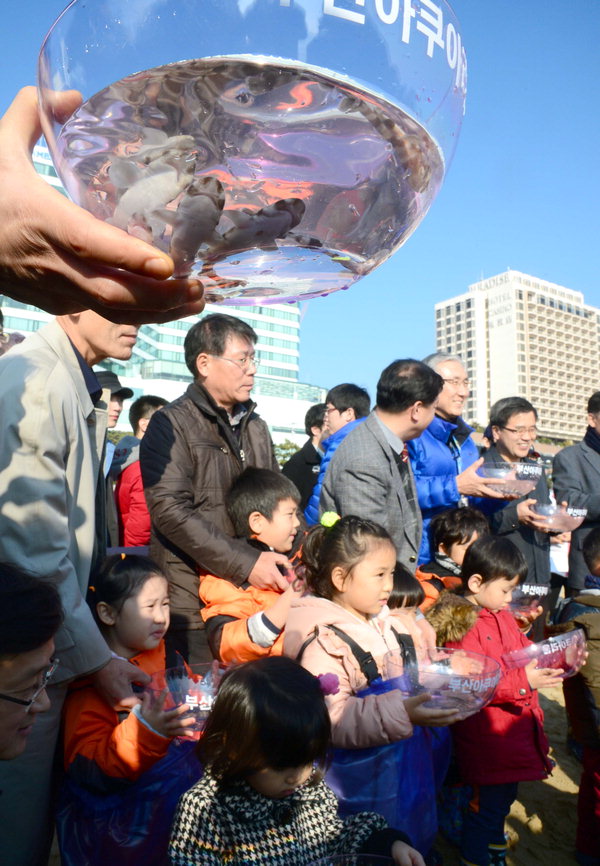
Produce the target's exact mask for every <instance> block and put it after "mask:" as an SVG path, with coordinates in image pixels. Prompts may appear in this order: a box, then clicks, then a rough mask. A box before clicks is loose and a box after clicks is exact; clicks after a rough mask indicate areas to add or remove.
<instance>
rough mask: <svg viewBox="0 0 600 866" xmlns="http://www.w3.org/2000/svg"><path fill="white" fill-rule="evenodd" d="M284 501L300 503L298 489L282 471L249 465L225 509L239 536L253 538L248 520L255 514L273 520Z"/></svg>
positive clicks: (232, 488)
mask: <svg viewBox="0 0 600 866" xmlns="http://www.w3.org/2000/svg"><path fill="white" fill-rule="evenodd" d="M284 499H293V501H294V502H295V503H297V504H299V503H300V493H299V492H298V488H297V487H296V485H295V484H294V483H293V481H290V479H289V478H286V476H285V475H284V474H283V473H282V472H275V471H274V470H273V469H257V468H256V467H255V466H249V467H248V469H244V471H243V472H242V474H241V475H239V476H238V477H237V478H236V480H235V481H234V482H233V484H232V485H231V487H230V489H229V491H228V493H227V495H226V497H225V506H226V508H227V513H228V515H229V519H230V520H231V522H232V524H233V530H234V532H235V534H236V535H237V536H238V537H240V538H247V537H248V535H250V527H249V525H248V518H249V517H250V515H251V514H253V513H254V512H255V511H258V513H259V514H262V516H263V517H266V519H267V520H271V519H272V517H273V512H274V511H275V509H276V508H277V506H278V505H279V503H280V502H282V501H283V500H284Z"/></svg>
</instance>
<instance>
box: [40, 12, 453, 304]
mask: <svg viewBox="0 0 600 866" xmlns="http://www.w3.org/2000/svg"><path fill="white" fill-rule="evenodd" d="M38 86H39V95H40V104H41V109H42V126H43V130H44V135H45V137H46V140H47V143H48V147H49V149H50V152H51V154H52V158H53V161H54V163H55V165H56V168H57V170H58V173H59V175H60V177H61V179H62V181H63V183H64V185H65V187H66V189H67V190H68V192H69V195H70V196H71V197H72V198H73V199H74V200H75V201H76V202H77V203H78V204H80V205H82V206H83V207H85V208H87V209H88V210H89V211H91V212H92V213H93V214H94V215H95V216H97V217H99V218H100V219H104V220H107V221H108V222H111V223H113V224H114V225H117V226H119V227H120V228H122V229H124V230H125V231H128V232H130V233H131V234H134V235H136V236H138V237H141V238H143V239H145V240H148V241H149V242H151V243H153V244H154V245H156V246H157V247H159V248H160V249H161V250H163V251H165V252H167V253H169V254H170V255H171V256H172V257H173V259H174V261H175V265H176V276H185V275H189V274H193V275H196V276H199V277H200V279H201V280H202V282H203V283H204V285H205V290H206V296H207V298H208V300H210V301H213V302H215V301H222V302H226V303H227V302H229V303H232V304H243V303H254V302H256V301H257V300H260V303H265V302H269V301H272V302H276V301H277V302H281V301H293V300H294V299H298V298H303V299H304V298H310V297H315V296H317V295H326V294H328V293H330V292H333V291H336V290H337V289H346V288H348V287H350V286H351V285H352V284H353V283H354V282H356V281H357V280H359V279H360V278H361V277H363V276H364V275H365V274H368V273H369V272H370V271H372V270H373V269H374V268H375V267H377V266H378V265H379V264H381V263H382V262H383V261H385V260H386V259H387V258H388V257H389V256H390V255H391V254H392V253H393V252H394V251H395V250H396V249H397V248H398V247H399V246H400V245H401V244H403V243H404V242H405V241H406V239H407V238H408V237H409V236H410V234H411V233H412V232H413V231H414V230H415V228H416V227H417V225H418V224H419V223H420V221H421V220H422V218H423V217H424V215H425V214H426V212H427V211H428V209H429V207H430V205H431V203H432V201H433V199H434V198H435V196H436V195H437V193H438V191H439V189H440V186H441V184H442V181H443V178H444V175H445V172H446V170H447V168H448V164H449V162H450V160H451V157H452V154H453V151H454V148H455V146H456V141H457V137H458V133H459V130H460V126H461V121H462V117H463V112H464V102H465V93H466V57H465V53H464V49H463V47H462V40H461V36H460V30H459V26H458V22H457V20H456V18H455V16H454V14H453V12H452V10H451V8H450V7H449V6H448V5H447V3H446V2H445V0H436V2H435V3H432V2H431V0H411V3H404V4H400V3H399V2H396V0H392V2H387V0H386V2H383V0H374V2H371V0H370V2H369V3H366V4H365V3H364V2H361V0H323V2H315V0H254V2H253V0H127V2H126V3H123V2H121V0H118V2H117V0H74V2H72V3H71V4H70V5H69V6H68V7H67V8H66V9H65V11H64V12H63V13H62V15H61V16H60V17H59V18H58V20H57V21H56V22H55V24H54V25H53V27H52V29H51V30H50V32H49V33H48V35H47V37H46V39H45V41H44V44H43V46H42V49H41V53H40V58H39V69H38ZM67 90H75V91H78V92H79V93H80V94H81V97H82V104H81V105H80V106H79V107H78V108H76V109H75V110H74V111H73V113H72V114H71V115H70V116H67V117H65V116H64V108H61V109H60V110H59V109H58V107H57V99H56V94H57V92H59V93H60V92H61V91H67Z"/></svg>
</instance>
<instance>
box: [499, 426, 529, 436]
mask: <svg viewBox="0 0 600 866" xmlns="http://www.w3.org/2000/svg"><path fill="white" fill-rule="evenodd" d="M500 429H501V430H506V432H507V433H514V434H515V435H516V436H524V435H525V433H527V434H529V436H537V432H538V428H537V427H501V428H500Z"/></svg>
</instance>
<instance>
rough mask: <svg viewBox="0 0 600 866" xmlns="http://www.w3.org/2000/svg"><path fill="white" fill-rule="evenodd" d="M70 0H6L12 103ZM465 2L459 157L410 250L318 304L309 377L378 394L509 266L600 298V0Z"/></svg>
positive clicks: (306, 348)
mask: <svg viewBox="0 0 600 866" xmlns="http://www.w3.org/2000/svg"><path fill="white" fill-rule="evenodd" d="M90 2H91V0H90ZM125 2H126V0H125ZM367 2H369V0H367ZM63 5H64V3H63V2H62V0H58V2H55V0H43V2H42V0H29V2H27V0H23V2H16V0H8V2H7V3H5V6H4V16H3V17H4V22H5V24H4V27H3V29H2V33H1V35H0V49H1V50H0V58H2V59H1V72H2V74H1V75H0V110H2V111H4V109H5V108H6V107H7V105H8V104H9V102H10V101H11V99H12V96H13V94H14V93H15V92H16V90H17V89H18V88H19V87H20V86H21V85H22V84H33V83H34V81H35V64H36V57H37V52H38V49H39V46H40V44H41V41H42V38H43V36H44V34H45V32H46V30H47V29H48V27H49V26H50V25H51V24H52V21H53V20H54V18H55V17H56V15H57V14H58V13H59V12H60V11H61V9H62V8H63ZM452 5H453V8H454V10H455V12H456V14H457V16H458V19H459V21H460V23H461V29H462V34H463V41H464V45H465V48H466V51H467V57H468V64H469V82H468V95H467V113H466V117H465V120H464V123H463V128H462V132H461V136H460V140H459V143H458V148H457V151H456V154H455V157H454V161H453V163H452V165H451V167H450V170H449V172H448V176H447V178H446V181H445V183H444V186H443V188H442V190H441V192H440V194H439V196H438V198H437V200H436V201H435V202H434V204H433V206H432V208H431V211H430V212H429V214H428V215H427V216H426V218H425V220H424V221H423V223H422V224H421V226H420V227H419V228H418V229H417V231H416V232H415V234H414V235H413V236H412V237H411V238H410V239H409V240H408V242H407V243H406V245H405V246H404V247H402V248H401V249H400V250H399V251H398V252H397V253H396V254H395V255H394V256H393V257H392V258H391V259H390V260H389V261H388V262H386V263H385V264H384V265H382V266H381V267H380V268H379V269H377V270H376V271H374V272H373V273H372V274H370V275H369V276H368V277H365V278H364V279H363V280H361V281H360V282H358V283H357V284H356V285H355V286H354V287H353V288H352V289H351V290H350V291H347V292H338V293H337V294H334V295H332V296H330V297H328V298H318V299H315V300H313V301H309V302H308V303H306V304H305V305H304V318H303V326H302V356H301V372H300V375H301V379H302V381H305V382H311V383H314V384H320V385H324V386H326V387H330V386H333V385H335V384H337V383H338V382H342V381H353V382H356V383H358V384H360V385H364V386H366V387H367V388H369V390H370V391H371V393H372V395H374V390H375V383H376V381H377V377H378V375H379V372H380V371H381V370H382V369H383V367H384V366H386V365H387V364H388V363H389V362H390V361H392V360H393V359H394V358H398V357H408V356H413V357H423V356H424V355H426V354H428V353H429V352H430V351H432V350H433V348H434V311H433V306H434V304H435V302H436V301H439V300H442V299H443V298H446V297H451V296H452V295H455V294H459V293H461V292H463V291H466V289H467V286H468V285H469V283H472V282H475V281H476V280H479V279H481V278H482V277H487V276H492V275H493V274H497V273H500V272H502V271H504V270H506V269H507V268H508V267H510V268H513V269H515V270H520V271H524V272H526V273H531V274H534V275H536V276H538V277H542V278H543V279H547V280H550V281H552V282H555V283H559V284H562V285H565V286H568V287H569V288H572V289H576V290H578V291H581V292H583V293H584V295H585V298H586V301H587V302H588V303H591V304H594V305H597V306H599V307H600V252H599V249H600V219H599V216H598V203H599V202H600V168H599V150H600V2H599V0H454V2H453V4H452Z"/></svg>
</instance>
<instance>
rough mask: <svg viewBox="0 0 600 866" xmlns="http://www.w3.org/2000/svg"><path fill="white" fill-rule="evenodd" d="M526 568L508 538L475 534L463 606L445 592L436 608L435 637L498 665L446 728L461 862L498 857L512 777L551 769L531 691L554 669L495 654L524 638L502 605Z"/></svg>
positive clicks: (478, 863) (501, 857) (465, 568)
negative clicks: (455, 775)
mask: <svg viewBox="0 0 600 866" xmlns="http://www.w3.org/2000/svg"><path fill="white" fill-rule="evenodd" d="M526 574H527V565H526V563H525V559H524V557H523V555H522V553H521V552H520V551H519V550H518V548H517V547H516V546H515V545H514V544H513V543H512V542H511V541H509V540H508V539H506V538H501V537H500V538H498V537H493V536H487V537H483V538H479V539H477V541H475V542H474V543H473V544H472V545H471V547H470V548H469V549H468V550H467V552H466V554H465V558H464V561H463V565H462V572H461V576H462V593H463V595H464V600H465V601H464V606H465V607H466V608H467V609H466V610H465V612H464V613H463V614H462V615H461V612H460V611H459V610H458V606H457V604H456V599H452V603H450V604H447V605H446V607H447V611H448V617H447V620H446V621H444V619H443V616H441V613H443V609H444V604H445V602H444V598H442V599H441V601H440V603H439V605H438V608H437V609H436V620H437V630H438V640H439V641H440V643H442V642H443V643H444V644H445V646H448V647H454V648H462V649H465V650H470V651H473V652H478V653H483V654H484V655H487V656H490V657H492V658H494V659H495V660H496V661H498V662H499V664H500V666H501V670H502V677H501V679H500V682H499V683H498V686H497V688H496V692H495V694H494V697H493V698H492V700H491V702H490V703H489V704H488V705H487V706H486V707H483V709H481V710H479V711H478V712H477V713H475V714H474V715H472V716H470V717H469V718H467V719H464V720H463V721H460V722H457V723H456V724H455V725H454V726H453V728H452V732H453V736H454V745H455V750H456V757H457V761H458V769H459V774H460V779H461V781H462V782H463V783H465V784H467V785H470V786H472V787H473V797H472V798H471V799H470V802H469V807H468V809H467V812H466V814H465V816H464V825H463V830H462V839H461V856H462V862H463V863H464V864H473V866H487V864H493V866H497V864H503V863H505V858H506V847H507V846H506V840H505V835H504V821H505V819H506V816H507V815H508V813H509V812H510V808H511V805H512V803H513V801H514V800H515V799H516V797H517V788H518V783H519V782H522V781H528V780H534V779H544V778H545V777H546V776H547V775H548V773H549V772H550V771H551V768H552V765H551V763H550V761H549V760H548V742H547V740H546V737H545V735H544V730H543V721H544V717H543V713H542V710H541V708H540V705H539V701H538V694H537V690H538V689H540V688H547V687H550V686H556V685H560V684H561V683H562V680H561V677H560V674H561V673H562V671H561V670H560V669H559V670H555V669H550V668H543V669H540V668H537V666H536V665H537V662H536V661H535V660H534V661H533V662H532V663H530V664H528V665H527V667H525V668H520V669H508V668H507V667H506V664H505V663H504V661H503V655H504V654H505V653H508V652H511V651H512V650H515V649H518V648H521V647H526V646H529V645H530V643H531V641H529V640H528V639H527V638H526V637H525V635H524V634H522V633H521V631H520V630H519V628H518V625H517V623H516V621H515V618H514V617H513V615H512V614H511V613H510V611H509V608H508V606H509V603H510V600H511V596H512V591H513V590H514V589H515V588H516V587H517V586H518V585H519V583H520V582H521V581H523V580H524V579H525V576H526ZM473 608H474V610H475V613H476V617H475V618H473V616H472V613H471V611H473ZM440 609H441V610H440Z"/></svg>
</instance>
